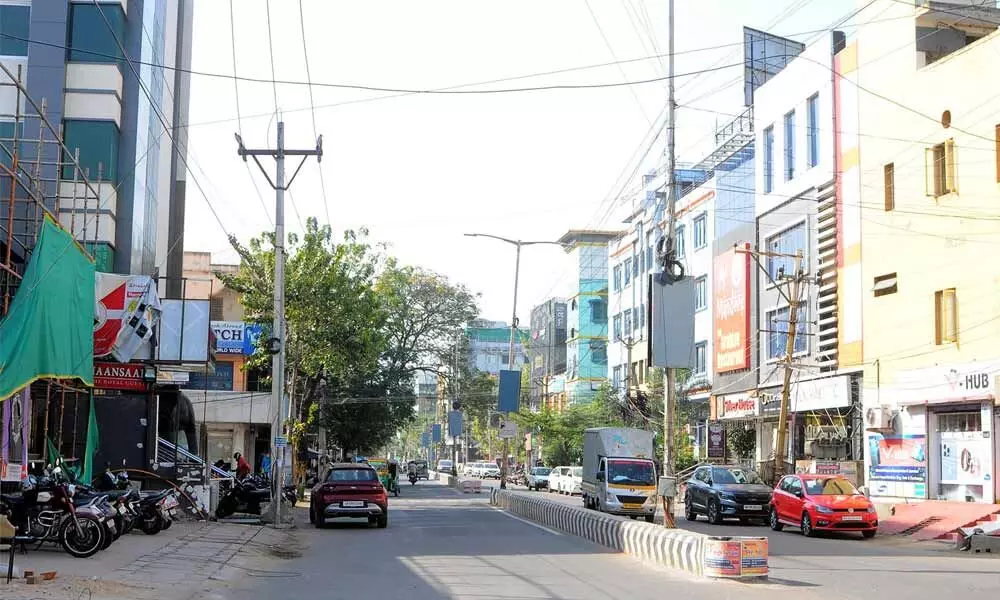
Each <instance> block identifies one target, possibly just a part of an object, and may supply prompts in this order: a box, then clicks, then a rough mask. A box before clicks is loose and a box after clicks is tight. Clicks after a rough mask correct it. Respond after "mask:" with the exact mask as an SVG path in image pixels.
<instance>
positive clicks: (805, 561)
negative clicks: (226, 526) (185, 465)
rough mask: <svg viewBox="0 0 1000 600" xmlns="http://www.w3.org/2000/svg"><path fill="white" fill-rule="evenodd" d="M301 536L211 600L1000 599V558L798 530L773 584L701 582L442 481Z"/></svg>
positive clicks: (784, 548) (781, 544)
mask: <svg viewBox="0 0 1000 600" xmlns="http://www.w3.org/2000/svg"><path fill="white" fill-rule="evenodd" d="M484 492H485V491H484ZM551 498H552V499H555V498H556V496H555V495H551ZM577 501H579V499H577ZM299 510H300V513H301V514H300V515H299V518H300V519H303V520H304V518H305V511H303V510H301V509H299ZM697 527H698V528H699V529H704V530H706V531H710V532H712V533H722V532H723V531H726V532H728V531H730V530H732V531H737V530H738V531H739V532H740V533H747V530H750V529H753V530H754V533H755V534H758V533H763V532H764V531H765V530H763V529H762V528H745V527H738V526H737V527H723V528H713V527H710V526H709V525H708V524H707V523H705V524H704V525H701V524H699V525H698V526H697ZM297 535H298V536H299V539H300V542H301V544H302V547H303V555H302V556H301V557H299V558H294V559H291V560H277V559H274V558H273V557H260V558H259V559H258V560H257V562H254V561H247V562H244V569H245V570H246V573H247V575H246V577H243V578H242V579H240V580H239V581H237V582H236V583H235V584H234V585H230V586H228V587H227V588H224V589H216V590H214V591H212V592H210V593H209V592H206V593H205V595H202V596H200V598H202V599H204V600H209V599H211V600H223V599H225V600H265V599H268V600H270V599H275V598H281V599H293V598H294V599H298V598H323V599H334V598H337V599H339V598H344V599H348V598H350V599H356V598H401V599H405V600H422V599H431V598H434V599H437V598H456V599H476V600H483V599H492V598H495V599H515V598H517V599H525V598H530V599H548V598H554V599H555V598H558V599H581V600H583V599H586V600H598V599H619V598H627V599H629V600H640V599H646V598H649V599H653V598H656V599H658V600H661V599H663V598H692V597H697V598H704V599H706V600H714V599H717V598H718V599H722V598H739V599H740V600H756V599H765V598H796V599H813V598H817V599H818V598H822V599H839V598H844V599H852V600H857V599H859V598H879V599H885V598H888V597H889V595H890V594H891V596H892V597H898V598H906V600H921V599H923V598H943V597H946V596H948V597H950V596H951V595H956V597H961V598H963V599H964V598H993V599H994V600H995V598H997V597H998V594H1000V561H998V560H994V559H980V558H973V557H968V556H956V555H953V554H948V553H945V552H934V551H925V550H921V551H919V552H917V551H915V550H913V549H910V548H900V547H894V546H891V545H887V544H882V545H877V544H871V543H868V542H862V541H857V540H837V539H834V540H825V539H819V540H812V539H810V540H805V539H803V538H801V536H800V535H798V534H797V533H783V534H780V535H777V536H772V539H773V540H775V542H774V544H775V547H776V548H777V549H778V552H777V553H772V554H776V555H775V556H774V558H773V559H772V577H771V579H770V580H769V582H768V583H763V584H762V583H756V584H746V583H736V582H728V581H722V582H713V581H706V580H697V579H693V578H691V577H689V576H687V575H685V574H681V573H679V572H675V571H668V570H666V569H660V568H656V567H651V566H649V565H645V564H642V563H639V562H638V561H636V560H634V559H632V558H630V557H627V556H624V555H621V554H617V553H613V552H610V551H608V550H607V549H605V548H602V547H599V546H597V545H594V544H591V543H590V542H587V541H584V540H583V539H581V538H578V537H575V536H572V535H568V534H561V533H559V532H554V531H551V530H546V529H545V528H542V527H540V526H537V525H534V524H531V523H528V522H526V521H522V520H519V519H516V518H514V517H512V516H510V515H508V514H506V513H503V512H501V511H498V510H495V509H493V508H491V507H490V506H489V505H488V495H487V494H486V493H483V494H480V495H462V494H461V493H459V492H457V491H455V490H452V489H449V488H446V487H443V486H441V485H439V484H437V483H436V482H423V481H422V482H420V484H419V485H417V486H416V487H410V486H406V487H404V488H403V490H402V496H401V497H400V498H393V499H392V500H391V503H390V519H389V527H388V528H387V529H383V530H379V529H374V528H368V527H367V526H365V525H361V524H355V523H350V522H346V523H345V524H343V525H339V524H338V525H335V526H333V527H331V528H329V529H325V530H317V529H313V528H311V527H309V526H308V525H307V524H306V523H304V522H303V523H302V529H300V530H299V531H298V532H297ZM779 538H780V539H781V540H782V541H778V539H779Z"/></svg>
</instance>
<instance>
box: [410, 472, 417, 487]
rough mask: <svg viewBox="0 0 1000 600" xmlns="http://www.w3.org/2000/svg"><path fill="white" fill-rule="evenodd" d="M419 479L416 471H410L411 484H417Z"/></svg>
mask: <svg viewBox="0 0 1000 600" xmlns="http://www.w3.org/2000/svg"><path fill="white" fill-rule="evenodd" d="M417 479H419V477H417V474H416V473H410V485H417Z"/></svg>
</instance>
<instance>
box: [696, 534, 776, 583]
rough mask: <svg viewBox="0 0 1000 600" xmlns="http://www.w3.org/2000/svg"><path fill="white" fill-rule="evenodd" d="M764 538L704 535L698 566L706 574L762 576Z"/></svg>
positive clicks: (765, 569)
mask: <svg viewBox="0 0 1000 600" xmlns="http://www.w3.org/2000/svg"><path fill="white" fill-rule="evenodd" d="M767 559H768V549H767V538H765V537H762V538H749V537H745V538H739V537H708V538H706V539H705V550H704V555H703V559H702V560H703V562H702V567H703V569H704V573H705V576H706V577H722V578H738V577H766V576H767V572H768V561H767Z"/></svg>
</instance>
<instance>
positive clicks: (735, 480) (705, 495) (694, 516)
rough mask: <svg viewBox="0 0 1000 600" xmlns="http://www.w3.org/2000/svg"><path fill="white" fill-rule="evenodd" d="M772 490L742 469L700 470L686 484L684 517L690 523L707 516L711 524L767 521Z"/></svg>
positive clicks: (718, 468)
mask: <svg viewBox="0 0 1000 600" xmlns="http://www.w3.org/2000/svg"><path fill="white" fill-rule="evenodd" d="M770 504H771V488H770V487H768V486H767V485H765V484H764V482H763V481H761V479H760V477H758V476H757V474H756V473H754V472H753V471H750V470H747V469H743V468H741V467H732V466H722V465H710V466H705V467H699V468H698V469H696V470H695V472H694V473H693V474H692V475H691V479H689V480H688V482H687V491H686V493H685V499H684V516H685V517H687V520H688V521H696V520H698V515H705V516H706V517H708V520H709V521H710V522H712V523H715V524H718V523H722V521H723V519H739V520H740V522H742V523H747V522H749V521H750V520H751V519H757V520H760V521H764V520H765V519H767V518H768V510H769V508H770Z"/></svg>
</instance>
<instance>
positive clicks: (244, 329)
mask: <svg viewBox="0 0 1000 600" xmlns="http://www.w3.org/2000/svg"><path fill="white" fill-rule="evenodd" d="M212 332H213V333H214V334H215V353H216V354H242V355H245V356H250V355H252V354H253V353H254V350H255V349H256V345H257V339H258V338H259V337H260V336H261V335H263V334H264V326H263V325H261V324H260V323H246V322H243V321H212Z"/></svg>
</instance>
